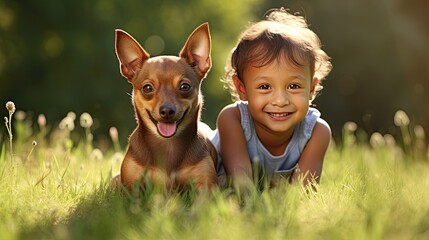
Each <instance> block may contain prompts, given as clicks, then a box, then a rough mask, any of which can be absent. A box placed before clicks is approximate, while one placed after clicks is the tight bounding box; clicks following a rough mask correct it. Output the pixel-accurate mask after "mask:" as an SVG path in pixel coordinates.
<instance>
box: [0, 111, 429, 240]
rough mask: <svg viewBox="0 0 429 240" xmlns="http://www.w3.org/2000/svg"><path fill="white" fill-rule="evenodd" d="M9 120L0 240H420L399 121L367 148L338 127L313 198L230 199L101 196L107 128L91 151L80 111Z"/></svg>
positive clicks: (417, 153) (413, 169) (2, 142)
mask: <svg viewBox="0 0 429 240" xmlns="http://www.w3.org/2000/svg"><path fill="white" fill-rule="evenodd" d="M19 115H21V116H19ZM14 118H15V120H13V124H14V125H13V126H12V128H13V129H14V132H13V133H12V135H13V142H12V144H10V141H9V133H8V131H6V130H5V131H1V133H3V134H2V135H0V147H1V148H0V199H1V204H0V239H428V238H429V194H428V189H429V160H428V152H427V141H426V139H425V137H424V132H423V135H422V132H421V131H420V132H419V130H418V129H419V128H418V127H417V130H416V131H410V129H411V126H408V124H405V125H404V124H402V125H401V124H400V123H398V126H400V128H401V130H402V135H401V136H402V137H401V139H397V140H396V141H395V140H394V138H393V137H392V136H391V135H381V134H373V135H372V136H371V137H370V138H368V139H369V140H366V141H365V140H362V139H364V137H359V136H363V135H365V134H364V133H362V132H359V129H357V130H356V126H355V125H354V124H353V123H348V124H346V125H345V128H344V136H343V142H342V143H341V144H337V145H335V144H332V146H331V147H330V149H329V152H328V154H327V156H326V158H325V165H324V169H323V175H322V180H321V183H320V185H319V186H318V190H317V192H309V193H307V191H306V190H305V189H303V188H302V187H300V186H299V185H290V184H287V183H284V184H280V185H279V186H277V187H276V188H274V189H270V190H266V191H264V192H263V193H261V194H249V195H247V196H245V197H243V198H242V199H239V200H238V199H237V197H236V196H235V195H233V194H231V193H230V192H228V191H223V192H221V191H217V192H215V194H214V196H212V197H211V198H207V197H204V196H197V195H195V194H193V193H188V194H184V195H177V194H171V195H170V196H166V195H164V194H162V192H161V191H160V190H159V189H156V188H154V189H149V190H147V191H145V192H138V193H132V194H120V193H117V192H114V191H111V190H110V189H109V181H110V178H111V175H112V173H116V172H117V171H119V167H120V163H121V160H122V154H123V152H124V149H125V146H122V148H121V146H119V143H118V142H117V136H116V132H115V131H114V130H115V129H112V131H111V139H108V140H105V141H99V142H97V144H93V139H92V134H91V123H92V119H91V117H90V116H89V115H84V116H80V117H76V116H75V115H74V114H73V113H70V114H69V115H68V116H67V117H65V118H64V119H63V121H61V122H60V123H59V124H58V126H51V127H49V126H47V125H46V121H44V118H43V116H39V118H38V119H37V122H34V123H33V122H31V120H29V119H30V118H29V117H26V116H25V114H24V113H22V112H17V113H15V116H14ZM6 125H7V124H6ZM414 129H416V128H414ZM123 134H125V133H123ZM360 138H362V139H360ZM11 146H12V152H13V156H11V155H10V150H11V149H10V147H11ZM400 146H401V147H400Z"/></svg>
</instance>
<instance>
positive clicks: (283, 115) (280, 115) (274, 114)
mask: <svg viewBox="0 0 429 240" xmlns="http://www.w3.org/2000/svg"><path fill="white" fill-rule="evenodd" d="M271 115H273V116H275V117H285V116H287V115H289V113H271Z"/></svg>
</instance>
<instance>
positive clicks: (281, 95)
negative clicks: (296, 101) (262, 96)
mask: <svg viewBox="0 0 429 240" xmlns="http://www.w3.org/2000/svg"><path fill="white" fill-rule="evenodd" d="M272 104H273V105H274V106H280V107H282V106H285V105H288V104H289V96H288V93H287V92H286V91H275V92H274V94H273V98H272Z"/></svg>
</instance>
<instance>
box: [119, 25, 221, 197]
mask: <svg viewBox="0 0 429 240" xmlns="http://www.w3.org/2000/svg"><path fill="white" fill-rule="evenodd" d="M210 41H211V40H210V32H209V27H208V24H207V23H205V24H202V25H201V26H199V27H198V28H196V29H195V30H194V32H192V34H191V35H190V36H189V38H188V40H187V41H186V43H185V45H184V47H183V48H182V50H181V51H180V53H179V57H176V56H158V57H152V58H150V56H149V54H148V53H147V52H146V51H145V50H144V49H143V48H142V47H141V46H140V44H139V43H138V42H137V41H136V40H135V39H134V38H133V37H131V36H130V35H129V34H128V33H126V32H124V31H122V30H116V55H117V57H118V60H119V63H120V71H121V74H122V76H124V77H125V78H126V79H128V81H129V82H130V83H131V84H132V85H133V93H132V102H133V105H134V110H135V116H136V119H137V128H136V129H135V130H134V132H133V133H132V134H131V136H130V138H129V146H128V150H127V153H126V155H125V158H124V160H123V162H122V166H121V172H120V175H118V176H116V177H115V178H114V179H113V181H114V182H116V184H118V183H119V180H120V182H121V183H122V185H123V186H125V187H126V188H127V189H129V190H131V188H132V186H133V185H134V184H135V183H141V184H142V186H143V187H144V186H145V183H146V182H145V181H152V182H153V183H156V184H164V185H165V186H166V187H167V189H178V190H179V191H180V190H184V189H186V188H187V187H189V184H194V185H195V187H196V189H197V191H200V190H202V189H204V188H208V189H211V188H212V187H213V186H215V185H216V184H217V175H216V171H215V162H216V150H215V149H214V147H213V145H212V143H211V142H210V140H209V139H207V137H206V134H205V133H204V131H203V127H204V126H203V125H201V124H203V123H201V122H199V118H200V112H201V107H202V104H203V103H202V95H201V93H200V85H201V81H202V80H203V79H204V78H205V76H206V74H207V72H208V71H209V70H210V68H211V59H210V50H211V42H210Z"/></svg>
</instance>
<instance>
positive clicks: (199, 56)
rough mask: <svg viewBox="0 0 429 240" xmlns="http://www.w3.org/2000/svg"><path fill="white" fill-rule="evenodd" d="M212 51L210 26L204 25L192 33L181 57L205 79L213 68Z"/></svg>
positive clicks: (181, 52)
mask: <svg viewBox="0 0 429 240" xmlns="http://www.w3.org/2000/svg"><path fill="white" fill-rule="evenodd" d="M210 51H211V39H210V30H209V24H208V23H203V24H201V25H200V26H199V27H197V28H196V29H195V30H194V31H193V32H192V33H191V35H190V36H189V38H188V40H187V41H186V43H185V46H184V47H183V48H182V50H181V51H180V53H179V56H180V57H181V58H184V59H185V60H186V61H187V62H188V63H189V64H190V65H191V66H192V67H194V69H195V72H196V73H197V75H198V76H199V77H200V79H203V78H204V77H205V76H206V74H207V72H208V71H209V70H210V68H211V66H212V62H211V58H210Z"/></svg>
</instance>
